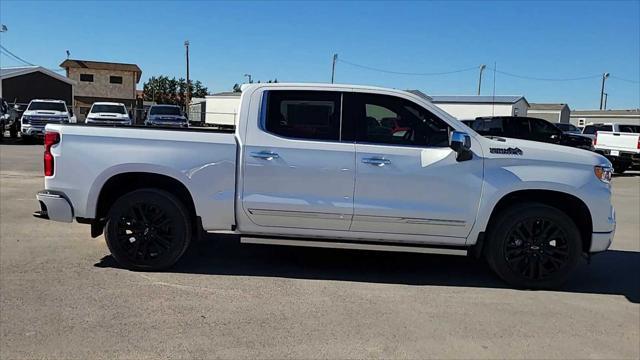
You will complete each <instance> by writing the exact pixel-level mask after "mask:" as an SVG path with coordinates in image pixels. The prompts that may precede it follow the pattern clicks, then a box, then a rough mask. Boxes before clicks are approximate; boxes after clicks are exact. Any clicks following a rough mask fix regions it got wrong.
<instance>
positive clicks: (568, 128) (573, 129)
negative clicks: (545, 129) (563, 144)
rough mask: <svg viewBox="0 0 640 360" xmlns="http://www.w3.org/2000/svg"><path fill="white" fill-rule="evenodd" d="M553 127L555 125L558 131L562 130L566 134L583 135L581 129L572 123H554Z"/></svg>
mask: <svg viewBox="0 0 640 360" xmlns="http://www.w3.org/2000/svg"><path fill="white" fill-rule="evenodd" d="M553 125H555V126H556V127H557V128H558V129H560V130H562V132H563V133H565V134H576V135H580V134H582V130H580V128H579V127H577V126H575V125H573V124H571V123H554V124H553Z"/></svg>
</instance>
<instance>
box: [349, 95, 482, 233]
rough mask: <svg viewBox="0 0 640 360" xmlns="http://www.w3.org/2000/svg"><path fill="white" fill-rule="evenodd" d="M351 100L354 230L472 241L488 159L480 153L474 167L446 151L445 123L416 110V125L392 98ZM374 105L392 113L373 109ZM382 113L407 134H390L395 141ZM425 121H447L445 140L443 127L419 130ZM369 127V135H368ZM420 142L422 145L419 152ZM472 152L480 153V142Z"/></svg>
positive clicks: (429, 114) (402, 102)
mask: <svg viewBox="0 0 640 360" xmlns="http://www.w3.org/2000/svg"><path fill="white" fill-rule="evenodd" d="M347 99H348V100H345V106H349V111H348V114H349V116H352V119H351V120H352V121H353V122H354V123H355V126H356V186H355V193H354V218H353V223H352V225H351V230H352V231H362V232H378V233H394V234H405V235H432V236H442V237H443V238H446V237H451V238H463V237H466V236H467V235H468V234H469V232H470V231H471V227H472V226H473V223H474V221H475V217H476V214H477V210H478V205H479V201H480V195H481V192H482V177H483V162H482V157H481V156H478V155H475V156H474V157H473V159H471V160H469V161H462V162H458V161H457V160H456V154H455V152H454V151H453V150H451V149H450V148H449V147H448V136H447V135H446V134H447V130H446V128H447V127H446V123H444V122H442V120H440V119H437V117H435V115H433V114H432V113H430V112H429V111H427V110H425V109H422V108H420V107H419V106H417V105H415V104H413V106H414V107H419V108H420V110H419V111H420V115H419V116H417V117H415V118H414V119H412V115H415V113H414V112H407V111H405V109H404V108H403V107H404V106H405V105H397V104H395V103H394V102H395V100H394V99H385V98H380V97H379V96H374V97H362V96H350V97H348V98H347ZM398 101H399V103H400V104H405V103H406V101H404V100H403V101H400V100H398ZM372 105H376V106H382V107H384V108H386V109H387V111H380V110H375V111H371V110H373V109H374V107H373V106H372ZM409 106H411V105H409ZM378 114H382V115H384V116H385V117H386V119H387V120H386V121H387V122H391V121H389V120H388V118H389V117H391V116H395V117H397V120H396V121H395V122H396V123H398V124H399V128H401V130H398V129H396V130H394V129H391V137H389V134H386V133H384V129H380V128H378V127H377V125H376V122H377V124H378V125H380V124H382V123H383V122H382V121H380V119H378V117H381V116H382V115H378ZM420 123H434V124H440V123H442V124H444V125H443V126H444V127H445V129H444V135H443V134H442V133H441V132H442V129H439V130H437V131H435V130H434V131H432V130H426V131H425V130H421V128H420V126H423V125H420ZM365 127H366V128H367V130H363V128H365ZM429 129H430V128H429ZM399 131H405V132H399ZM407 131H408V132H412V134H407ZM396 135H397V136H396ZM400 137H402V139H401V138H400ZM420 143H423V145H422V146H419V144H420ZM472 150H473V151H474V152H475V153H476V154H479V152H480V145H479V144H478V143H477V142H476V141H475V140H472ZM451 242H452V243H454V242H455V243H457V242H458V241H454V240H452V241H451Z"/></svg>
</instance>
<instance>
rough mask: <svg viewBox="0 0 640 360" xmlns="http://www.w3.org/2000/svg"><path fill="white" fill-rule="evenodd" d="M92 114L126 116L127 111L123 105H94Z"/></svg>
mask: <svg viewBox="0 0 640 360" xmlns="http://www.w3.org/2000/svg"><path fill="white" fill-rule="evenodd" d="M91 112H92V113H114V114H126V113H127V112H126V110H125V108H124V106H122V105H93V107H92V108H91Z"/></svg>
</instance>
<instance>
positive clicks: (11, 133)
mask: <svg viewBox="0 0 640 360" xmlns="http://www.w3.org/2000/svg"><path fill="white" fill-rule="evenodd" d="M9 136H10V137H11V138H12V139H15V138H17V137H18V122H17V121H16V122H14V123H13V125H11V128H10V129H9Z"/></svg>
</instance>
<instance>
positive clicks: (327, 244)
mask: <svg viewBox="0 0 640 360" xmlns="http://www.w3.org/2000/svg"><path fill="white" fill-rule="evenodd" d="M240 242H241V243H244V244H263V245H285V246H305V247H317V248H329V249H355V250H374V251H395V252H410V253H422V254H440V255H458V256H466V255H467V252H468V250H467V249H466V248H447V247H429V246H416V245H415V244H410V245H403V244H393V245H388V244H372V243H370V242H367V243H359V242H345V241H319V240H306V239H287V238H266V237H253V236H243V237H241V238H240Z"/></svg>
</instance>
